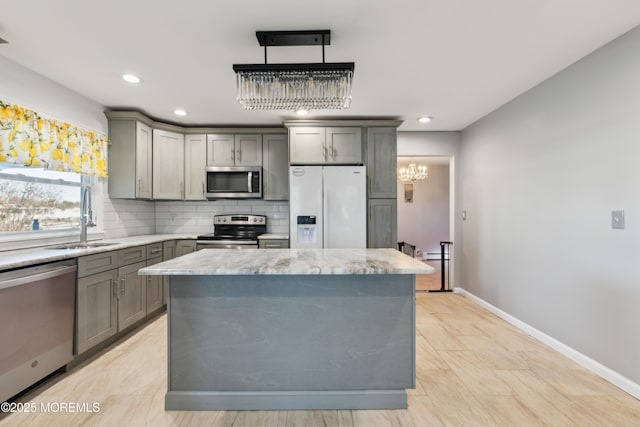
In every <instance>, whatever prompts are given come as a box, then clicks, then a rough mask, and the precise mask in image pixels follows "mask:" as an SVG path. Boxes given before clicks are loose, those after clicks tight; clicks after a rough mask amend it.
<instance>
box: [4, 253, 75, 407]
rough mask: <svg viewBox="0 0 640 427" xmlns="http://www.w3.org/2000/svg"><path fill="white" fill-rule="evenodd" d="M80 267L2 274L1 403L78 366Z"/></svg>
mask: <svg viewBox="0 0 640 427" xmlns="http://www.w3.org/2000/svg"><path fill="white" fill-rule="evenodd" d="M76 269H77V267H76V261H75V259H74V260H65V261H60V262H53V263H48V264H42V265H37V266H32V267H26V268H19V269H15V270H10V271H4V272H1V273H0V402H4V401H5V400H7V399H8V398H10V397H11V396H13V395H15V394H17V393H19V392H20V391H22V390H24V389H25V388H27V387H29V386H30V385H32V384H34V383H36V382H37V381H39V380H40V379H42V378H44V377H46V376H47V375H49V374H50V373H52V372H54V371H56V370H57V369H59V368H61V367H63V366H64V365H66V364H67V363H69V362H70V361H71V360H73V322H74V313H75V283H76Z"/></svg>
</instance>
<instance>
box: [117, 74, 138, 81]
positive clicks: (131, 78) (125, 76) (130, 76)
mask: <svg viewBox="0 0 640 427" xmlns="http://www.w3.org/2000/svg"><path fill="white" fill-rule="evenodd" d="M122 80H124V81H126V82H129V83H140V82H141V81H142V79H141V78H140V77H138V76H136V75H135V74H123V75H122Z"/></svg>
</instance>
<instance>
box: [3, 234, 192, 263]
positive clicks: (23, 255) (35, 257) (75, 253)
mask: <svg viewBox="0 0 640 427" xmlns="http://www.w3.org/2000/svg"><path fill="white" fill-rule="evenodd" d="M195 238H196V236H195V235H184V234H150V235H144V236H133V237H122V238H116V239H108V240H97V241H95V242H93V241H92V242H90V243H112V244H111V245H109V246H99V247H94V248H80V249H53V247H55V246H63V245H61V244H60V245H51V246H43V247H38V248H32V249H20V250H15V251H3V252H0V270H9V269H12V268H19V267H27V266H30V265H34V264H41V263H45V262H52V261H60V260H63V259H70V258H78V257H81V256H85V255H92V254H97V253H101V252H108V251H115V250H118V249H126V248H130V247H133V246H140V245H149V244H151V243H157V242H164V241H167V240H178V239H195Z"/></svg>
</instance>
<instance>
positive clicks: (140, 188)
mask: <svg viewBox="0 0 640 427" xmlns="http://www.w3.org/2000/svg"><path fill="white" fill-rule="evenodd" d="M141 192H142V178H138V196H139V195H140V193H141Z"/></svg>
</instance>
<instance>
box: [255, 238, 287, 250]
mask: <svg viewBox="0 0 640 427" xmlns="http://www.w3.org/2000/svg"><path fill="white" fill-rule="evenodd" d="M258 247H259V248H260V249H281V248H288V247H289V239H258Z"/></svg>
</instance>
